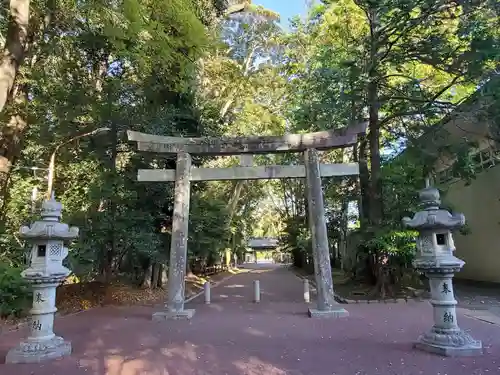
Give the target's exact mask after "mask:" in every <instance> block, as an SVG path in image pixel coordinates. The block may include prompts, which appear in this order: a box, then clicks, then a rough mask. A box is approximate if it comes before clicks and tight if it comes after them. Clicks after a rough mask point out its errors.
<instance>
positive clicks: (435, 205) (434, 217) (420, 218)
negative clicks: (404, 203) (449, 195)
mask: <svg viewBox="0 0 500 375" xmlns="http://www.w3.org/2000/svg"><path fill="white" fill-rule="evenodd" d="M419 199H420V202H421V205H422V208H423V210H422V211H418V212H417V213H416V214H415V216H414V217H413V219H412V218H409V217H405V218H403V225H404V226H405V227H408V228H411V229H415V230H417V231H422V230H436V229H437V230H439V229H447V230H453V229H457V228H460V227H462V226H464V225H465V216H464V215H463V214H451V213H450V212H448V211H446V210H443V209H440V208H439V207H440V205H441V199H440V196H439V190H438V189H436V188H433V187H427V188H425V189H423V190H421V191H420V193H419Z"/></svg>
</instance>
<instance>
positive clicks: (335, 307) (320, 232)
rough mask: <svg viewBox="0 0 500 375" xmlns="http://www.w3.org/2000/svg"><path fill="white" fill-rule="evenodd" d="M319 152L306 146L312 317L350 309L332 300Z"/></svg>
mask: <svg viewBox="0 0 500 375" xmlns="http://www.w3.org/2000/svg"><path fill="white" fill-rule="evenodd" d="M318 159H319V158H318V151H317V150H315V149H308V150H306V151H305V153H304V161H305V167H306V182H307V200H308V206H309V226H310V229H311V238H312V253H313V259H314V276H315V280H316V291H317V297H316V304H317V306H316V309H309V317H311V318H341V317H347V316H349V312H348V311H347V310H346V309H344V308H342V307H340V304H338V303H337V302H336V301H335V293H334V291H333V280H332V269H331V264H330V248H329V246H328V233H327V230H326V218H325V206H324V200H323V188H322V186H321V171H320V167H319V160H318Z"/></svg>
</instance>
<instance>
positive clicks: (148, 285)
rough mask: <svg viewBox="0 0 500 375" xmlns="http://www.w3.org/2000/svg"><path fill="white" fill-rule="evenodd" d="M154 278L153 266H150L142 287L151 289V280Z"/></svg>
mask: <svg viewBox="0 0 500 375" xmlns="http://www.w3.org/2000/svg"><path fill="white" fill-rule="evenodd" d="M152 277H153V265H152V264H149V266H148V268H147V269H146V272H145V273H144V280H143V282H142V287H143V288H145V289H151V279H152Z"/></svg>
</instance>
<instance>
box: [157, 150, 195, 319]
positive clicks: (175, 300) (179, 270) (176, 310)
mask: <svg viewBox="0 0 500 375" xmlns="http://www.w3.org/2000/svg"><path fill="white" fill-rule="evenodd" d="M190 179H191V155H189V154H188V153H179V154H177V164H176V169H175V192H174V194H175V196H174V217H173V221H172V240H171V245H170V263H169V265H168V281H167V290H168V295H167V303H166V305H165V310H163V311H159V312H156V313H154V314H153V320H154V321H163V320H167V319H191V318H192V317H193V315H194V312H195V310H194V309H184V300H185V284H184V278H185V276H186V262H187V240H188V229H189V201H190V193H191V181H190Z"/></svg>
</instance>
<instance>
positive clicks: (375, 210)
mask: <svg viewBox="0 0 500 375" xmlns="http://www.w3.org/2000/svg"><path fill="white" fill-rule="evenodd" d="M369 17H370V34H371V41H370V42H371V43H370V65H369V69H368V87H367V90H368V92H367V100H368V112H369V125H368V127H369V129H370V132H369V134H368V141H369V142H370V168H371V174H370V180H371V183H370V224H371V225H373V226H375V227H378V226H379V225H380V224H381V223H382V218H383V211H382V180H381V173H380V172H381V162H380V121H379V108H380V103H379V97H378V78H379V72H378V64H379V62H378V60H377V51H378V48H379V47H378V43H379V42H378V35H379V30H378V29H379V21H378V14H377V10H376V9H370V11H369Z"/></svg>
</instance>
